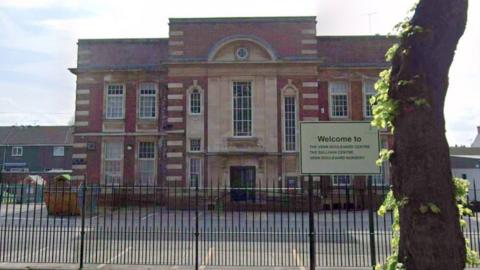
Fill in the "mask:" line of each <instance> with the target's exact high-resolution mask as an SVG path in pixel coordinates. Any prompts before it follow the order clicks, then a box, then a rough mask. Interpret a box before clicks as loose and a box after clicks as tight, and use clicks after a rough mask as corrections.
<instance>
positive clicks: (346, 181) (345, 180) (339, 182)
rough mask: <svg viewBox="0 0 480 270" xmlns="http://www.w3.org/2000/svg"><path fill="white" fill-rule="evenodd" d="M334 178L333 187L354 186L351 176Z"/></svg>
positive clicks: (336, 176) (335, 176)
mask: <svg viewBox="0 0 480 270" xmlns="http://www.w3.org/2000/svg"><path fill="white" fill-rule="evenodd" d="M332 178H333V181H332V185H334V186H350V185H351V184H352V179H351V176H350V175H334V176H332Z"/></svg>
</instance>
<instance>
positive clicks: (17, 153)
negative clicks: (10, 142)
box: [12, 146, 23, 157]
mask: <svg viewBox="0 0 480 270" xmlns="http://www.w3.org/2000/svg"><path fill="white" fill-rule="evenodd" d="M21 156H23V147H22V146H14V147H12V157H21Z"/></svg>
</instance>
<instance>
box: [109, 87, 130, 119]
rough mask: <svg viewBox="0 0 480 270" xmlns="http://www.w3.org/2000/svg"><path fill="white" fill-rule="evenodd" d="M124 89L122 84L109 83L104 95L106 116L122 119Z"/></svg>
mask: <svg viewBox="0 0 480 270" xmlns="http://www.w3.org/2000/svg"><path fill="white" fill-rule="evenodd" d="M124 92H125V90H124V87H123V85H122V84H109V85H108V88H107V96H106V102H105V105H106V107H107V108H106V114H105V116H106V118H107V119H123V117H124V112H125V108H124V97H125V93H124Z"/></svg>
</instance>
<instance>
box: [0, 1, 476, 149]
mask: <svg viewBox="0 0 480 270" xmlns="http://www.w3.org/2000/svg"><path fill="white" fill-rule="evenodd" d="M413 2H414V1H412V0H401V1H399V0H316V1H315V0H301V1H299V0H297V1H278V0H261V1H260V0H243V1H236V2H233V1H226V0H202V1H198V0H196V1H195V0H192V1H187V0H175V1H154V0H151V1H149V0H135V1H121V0H0V91H1V95H0V125H13V124H17V125H28V124H30V125H32V124H37V125H55V124H67V123H68V122H69V121H70V120H71V119H72V118H73V112H74V98H75V97H74V91H75V77H74V76H73V75H72V74H71V73H70V72H69V71H68V70H67V68H68V67H74V66H75V65H76V49H77V47H76V41H77V39H79V38H126V37H128V38H139V37H168V18H171V17H230V16H237V17H240V16H312V15H315V16H317V21H318V24H317V34H318V35H364V34H376V33H379V34H386V33H388V32H390V31H391V29H392V27H393V25H395V24H396V23H397V22H399V21H400V20H402V18H404V17H405V15H406V12H407V10H408V9H409V8H410V7H411V6H412V4H413ZM369 14H370V15H369ZM369 17H370V19H371V24H369ZM479 44H480V1H478V0H473V1H470V10H469V21H468V23H467V30H466V32H465V34H464V36H463V37H462V39H461V40H460V44H459V46H458V51H457V55H456V58H455V60H454V63H453V66H452V68H451V72H450V88H449V92H448V96H447V102H446V109H445V114H446V120H447V137H448V140H449V143H450V144H451V145H455V144H459V145H460V144H463V145H470V144H471V142H472V141H473V139H474V137H475V135H476V126H477V125H480V88H479V86H480V61H479V60H480V57H479V56H480V53H479V51H480V50H479Z"/></svg>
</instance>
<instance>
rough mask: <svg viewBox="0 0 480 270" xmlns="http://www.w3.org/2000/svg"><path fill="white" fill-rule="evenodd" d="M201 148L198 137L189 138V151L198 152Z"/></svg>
mask: <svg viewBox="0 0 480 270" xmlns="http://www.w3.org/2000/svg"><path fill="white" fill-rule="evenodd" d="M201 149H202V148H201V144H200V139H190V151H191V152H200V150H201Z"/></svg>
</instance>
